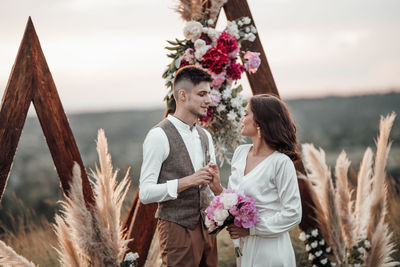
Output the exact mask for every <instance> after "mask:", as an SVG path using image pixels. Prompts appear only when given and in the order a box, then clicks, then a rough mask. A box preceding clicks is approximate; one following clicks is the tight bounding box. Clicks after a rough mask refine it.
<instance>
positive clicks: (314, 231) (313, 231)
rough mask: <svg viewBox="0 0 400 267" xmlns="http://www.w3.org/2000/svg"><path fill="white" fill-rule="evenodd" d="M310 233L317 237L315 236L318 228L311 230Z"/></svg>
mask: <svg viewBox="0 0 400 267" xmlns="http://www.w3.org/2000/svg"><path fill="white" fill-rule="evenodd" d="M311 235H312V236H313V237H317V236H318V230H317V229H314V230H312V231H311Z"/></svg>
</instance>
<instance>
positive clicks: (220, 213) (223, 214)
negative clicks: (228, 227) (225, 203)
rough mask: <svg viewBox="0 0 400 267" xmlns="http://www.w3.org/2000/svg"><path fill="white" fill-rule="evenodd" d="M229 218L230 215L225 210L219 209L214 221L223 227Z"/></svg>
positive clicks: (216, 211)
mask: <svg viewBox="0 0 400 267" xmlns="http://www.w3.org/2000/svg"><path fill="white" fill-rule="evenodd" d="M228 216H229V213H228V211H227V210H225V209H217V210H215V211H214V219H215V221H216V222H217V224H218V225H222V224H223V223H224V221H225V219H226V218H228Z"/></svg>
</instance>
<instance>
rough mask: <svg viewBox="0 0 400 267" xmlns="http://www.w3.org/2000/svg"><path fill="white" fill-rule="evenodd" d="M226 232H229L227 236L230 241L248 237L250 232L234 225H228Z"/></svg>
mask: <svg viewBox="0 0 400 267" xmlns="http://www.w3.org/2000/svg"><path fill="white" fill-rule="evenodd" d="M227 230H228V232H229V235H230V236H231V238H232V239H237V238H240V237H244V236H248V235H250V230H249V229H247V228H242V227H238V226H236V225H234V224H230V225H228V227H227Z"/></svg>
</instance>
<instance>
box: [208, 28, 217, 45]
mask: <svg viewBox="0 0 400 267" xmlns="http://www.w3.org/2000/svg"><path fill="white" fill-rule="evenodd" d="M207 36H208V37H209V38H210V39H211V42H213V43H216V42H217V40H218V38H219V36H220V33H219V32H218V31H217V30H215V29H212V28H209V29H208V34H207Z"/></svg>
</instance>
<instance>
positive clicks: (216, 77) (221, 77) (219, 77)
mask: <svg viewBox="0 0 400 267" xmlns="http://www.w3.org/2000/svg"><path fill="white" fill-rule="evenodd" d="M225 76H226V71H223V72H221V73H220V74H215V73H214V72H211V77H212V78H213V82H212V86H213V88H214V89H217V90H218V89H219V88H220V87H221V84H223V83H224V81H225Z"/></svg>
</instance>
